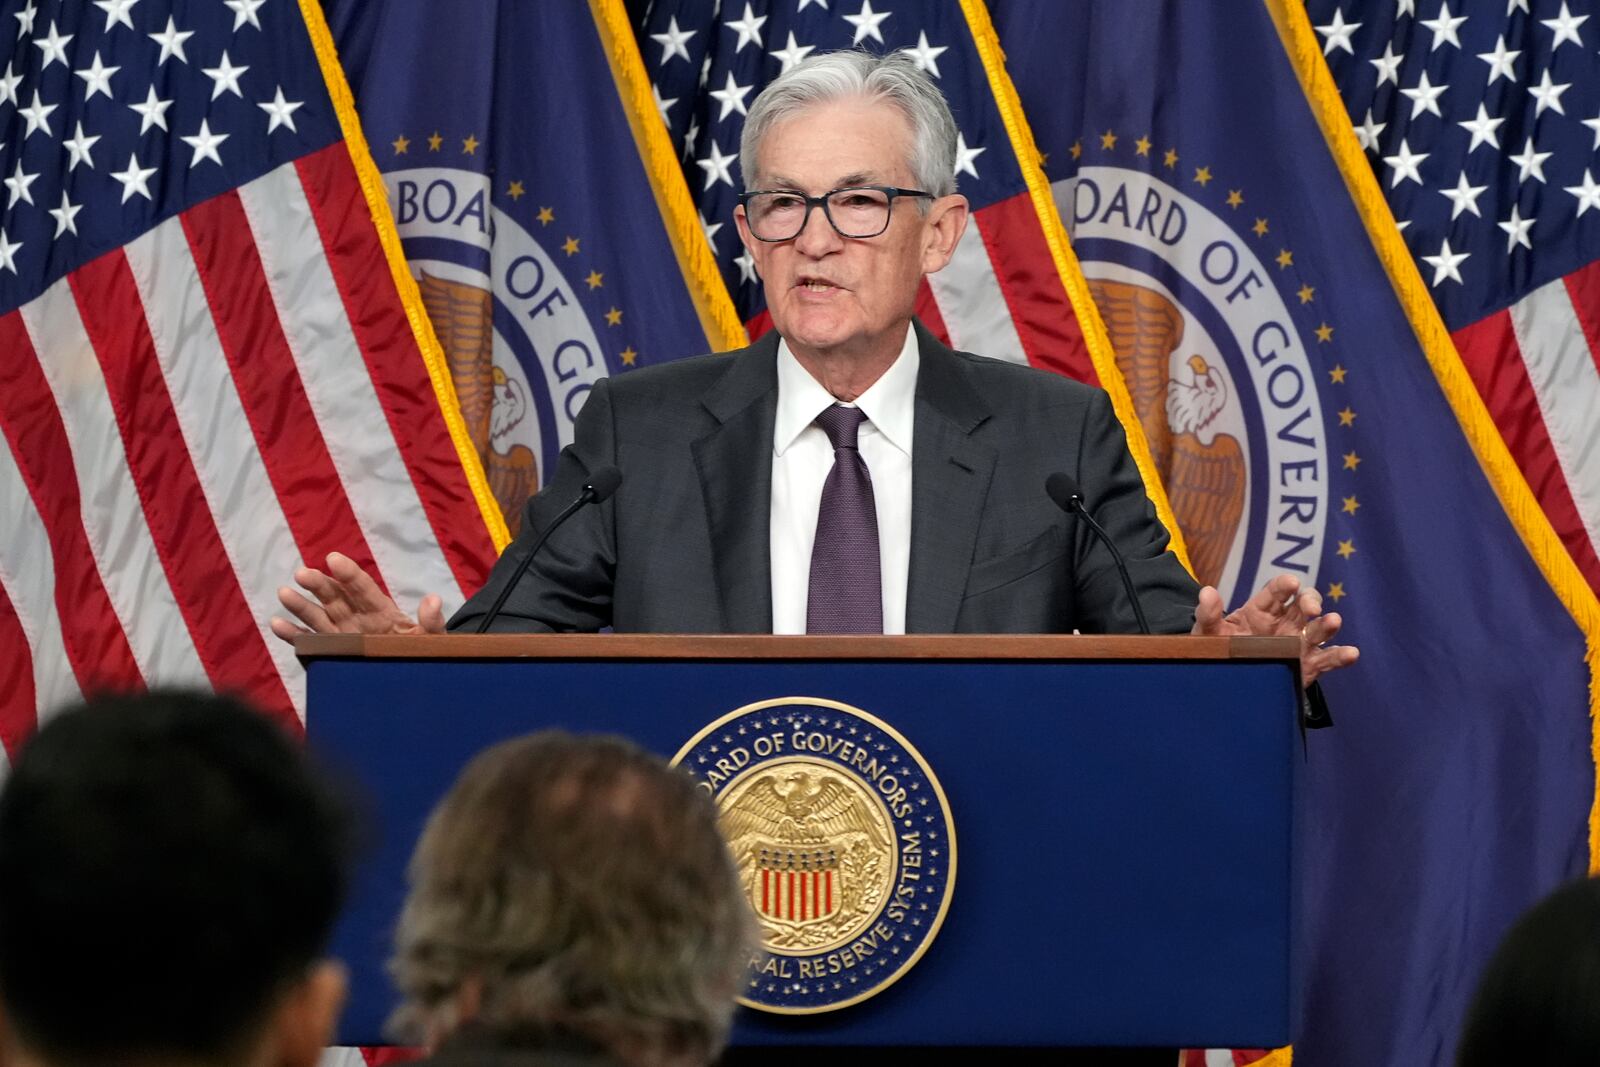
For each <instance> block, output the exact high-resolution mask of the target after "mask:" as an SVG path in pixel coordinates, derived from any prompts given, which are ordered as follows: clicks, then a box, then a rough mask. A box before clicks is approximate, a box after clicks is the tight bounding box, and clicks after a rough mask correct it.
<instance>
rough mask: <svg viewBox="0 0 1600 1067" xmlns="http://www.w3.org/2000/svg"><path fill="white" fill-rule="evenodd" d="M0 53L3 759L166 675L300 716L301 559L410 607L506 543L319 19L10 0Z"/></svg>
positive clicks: (257, 5) (237, 4)
mask: <svg viewBox="0 0 1600 1067" xmlns="http://www.w3.org/2000/svg"><path fill="white" fill-rule="evenodd" d="M0 40H4V41H5V44H4V45H0V61H3V62H4V69H3V72H0V178H3V181H4V193H3V194H0V195H3V196H4V198H5V199H4V202H3V208H4V211H3V214H0V431H3V433H0V741H3V742H4V746H5V748H6V750H7V751H8V752H14V751H15V746H16V745H18V744H19V743H20V742H21V741H22V740H23V739H24V738H25V737H26V735H27V734H28V733H29V732H31V730H32V729H33V727H34V725H35V724H36V722H37V719H38V716H39V715H40V714H41V713H42V712H43V711H45V710H46V709H49V708H52V707H54V706H57V705H59V704H60V703H61V702H63V701H66V700H69V699H71V698H74V697H76V696H77V695H78V694H79V693H81V692H84V691H91V690H95V689H99V688H105V687H124V688H126V687H133V688H137V687H139V686H143V685H147V684H153V683H156V682H161V683H178V682H189V683H195V684H202V685H204V684H209V685H211V686H214V687H216V688H219V689H228V690H233V691H237V692H241V693H243V694H244V695H246V696H248V697H250V698H252V699H253V700H254V701H255V702H256V703H258V704H259V705H261V706H262V707H263V708H265V709H266V710H267V711H268V712H270V713H272V714H273V715H275V716H277V717H279V718H281V719H282V720H284V721H286V722H288V723H290V724H292V725H293V724H297V723H298V719H299V716H300V714H301V713H302V712H303V708H304V676H303V673H302V672H301V670H300V668H299V666H298V664H297V663H296V662H295V660H294V656H293V653H292V651H291V650H290V649H289V648H288V647H287V646H285V645H283V644H282V643H281V642H278V641H276V640H274V639H272V638H271V636H270V634H269V633H268V631H267V630H266V628H265V622H266V619H267V617H268V616H269V615H270V614H271V613H272V612H273V611H274V610H276V596H275V590H276V589H277V588H278V587H279V586H280V585H282V584H284V583H285V582H286V581H287V580H288V578H289V576H290V574H291V573H292V572H293V570H294V568H295V567H297V566H298V565H300V562H301V560H302V559H304V560H310V561H320V560H321V559H322V558H323V556H324V555H325V554H326V553H327V552H329V551H330V550H334V549H337V550H340V551H343V552H346V553H347V554H349V555H351V556H352V557H353V558H355V559H356V560H357V561H358V562H360V563H361V564H363V565H364V566H368V567H372V568H374V570H375V572H376V574H377V575H378V576H379V579H380V581H382V582H384V583H386V587H387V588H388V589H389V590H390V591H391V592H392V593H393V594H394V595H396V596H397V597H398V598H399V599H400V600H401V602H402V603H405V602H407V601H408V600H409V601H411V602H414V600H415V598H416V597H417V596H419V595H420V594H421V593H422V592H424V591H430V590H432V591H442V592H444V593H445V594H446V595H447V599H458V598H460V597H462V596H464V595H465V594H467V593H469V592H470V591H472V590H474V589H476V588H477V586H478V585H479V584H481V582H482V579H483V576H484V574H485V573H486V570H487V567H488V565H489V564H490V562H492V560H493V557H494V555H495V545H494V542H493V538H492V535H491V533H490V529H489V526H488V520H486V519H485V517H484V516H485V514H486V512H484V511H482V510H480V501H484V500H486V499H487V497H486V496H484V495H483V494H482V492H481V484H477V483H481V474H479V475H478V476H477V478H476V483H475V482H474V480H473V474H472V472H474V471H475V470H476V468H475V467H469V466H464V464H463V460H462V459H461V458H460V455H459V454H458V443H459V442H462V441H464V440H465V436H464V434H462V433H460V432H453V430H456V429H457V428H453V427H452V426H451V424H450V422H449V421H448V419H447V416H446V414H445V411H446V410H449V408H450V406H449V404H448V403H445V404H441V399H448V396H449V392H448V384H447V379H446V380H445V384H443V386H442V392H440V393H436V383H438V382H440V375H441V374H442V373H443V372H442V370H441V369H440V368H439V367H438V363H437V360H435V361H433V362H432V363H430V362H428V361H427V360H425V359H424V358H423V357H424V354H425V353H427V352H428V351H429V349H430V348H431V347H433V342H432V335H431V333H430V332H429V331H428V329H427V327H426V323H425V320H424V319H423V318H422V316H421V311H420V302H418V301H417V300H416V298H415V293H414V291H413V292H411V293H409V294H406V293H404V291H403V288H402V287H403V286H404V285H405V284H407V283H409V278H408V277H407V276H405V275H404V268H403V265H401V268H400V272H399V273H398V274H396V273H392V272H391V267H390V264H391V263H393V262H398V252H395V253H394V258H391V257H390V256H389V255H387V254H386V250H385V247H384V241H383V235H382V234H381V232H380V230H379V228H378V227H377V226H376V225H375V224H374V219H375V218H378V217H380V216H385V218H384V224H385V225H389V224H388V222H387V218H386V211H385V209H384V208H383V206H382V191H381V182H380V181H379V180H378V178H377V176H376V171H375V170H373V169H372V167H371V163H370V159H369V158H368V157H367V154H366V148H365V145H364V144H363V143H362V142H361V138H360V133H359V129H358V127H357V126H356V125H355V121H354V116H353V111H352V110H350V108H349V107H348V92H347V90H346V89H345V87H344V84H343V76H342V74H340V73H339V70H338V66H337V63H336V61H335V60H334V59H333V50H332V44H331V41H330V40H329V39H328V36H327V30H326V27H325V26H324V25H323V24H322V20H321V14H320V12H319V10H318V9H317V7H316V5H315V4H314V3H307V4H306V5H305V6H304V9H302V7H301V6H299V5H297V4H296V3H294V2H293V0H216V2H211V0H207V2H204V3H200V2H195V3H188V2H184V0H176V2H173V0H94V2H93V3H92V4H91V3H65V2H62V0H25V2H22V0H5V2H3V3H0ZM336 102H341V103H342V104H343V106H342V107H338V106H336ZM341 112H342V113H341ZM391 236H392V235H391ZM468 462H469V463H474V464H475V462H476V461H475V460H470V461H468Z"/></svg>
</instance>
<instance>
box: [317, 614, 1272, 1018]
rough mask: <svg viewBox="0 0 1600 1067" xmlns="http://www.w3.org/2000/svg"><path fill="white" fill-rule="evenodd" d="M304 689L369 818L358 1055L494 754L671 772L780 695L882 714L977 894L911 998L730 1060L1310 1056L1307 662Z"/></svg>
mask: <svg viewBox="0 0 1600 1067" xmlns="http://www.w3.org/2000/svg"><path fill="white" fill-rule="evenodd" d="M980 640H981V639H980ZM1061 640H1070V639H1061ZM1154 640H1160V639H1154ZM1196 640H1198V639H1196ZM973 647H974V649H977V648H979V647H981V645H979V644H974V646H973ZM308 670H309V692H310V696H309V707H308V715H307V726H308V731H309V735H310V740H311V743H312V745H313V746H314V747H315V748H316V749H317V750H319V752H320V754H321V755H322V756H323V758H324V759H325V760H326V761H328V762H329V763H330V764H331V765H332V766H333V767H334V769H335V770H337V771H339V772H343V773H345V774H348V775H349V776H350V777H351V778H352V779H353V780H354V781H355V782H357V783H359V785H360V786H361V787H362V788H363V789H364V790H365V791H366V793H367V794H368V795H369V797H370V798H371V804H372V808H371V811H370V821H371V827H370V831H371V832H370V835H369V848H368V850H367V852H366V854H365V856H364V860H363V863H362V864H361V866H360V869H359V872H358V877H357V881H356V885H355V892H354V899H353V902H352V904H351V906H350V908H349V910H348V911H347V913H346V914H345V916H344V918H343V920H342V921H341V923H340V925H339V927H338V930H337V933H336V937H335V942H334V946H333V947H334V952H335V954H336V955H337V956H339V957H340V958H342V959H343V960H344V961H345V962H346V963H347V964H348V966H349V968H350V972H351V989H352V996H351V1001H350V1004H349V1007H348V1009H347V1011H346V1013H345V1017H344V1022H343V1025H342V1029H341V1034H340V1040H341V1042H343V1043H345V1044H374V1043H381V1042H382V1024H383V1022H384V1020H385V1018H386V1017H387V1015H388V1013H389V1012H390V1011H391V1010H392V1008H393V1005H394V991H393V989H392V987H391V986H390V984H389V981H388V978H387V976H386V973H385V971H384V963H385V960H386V958H387V954H388V951H389V944H390V936H391V932H392V929H393V923H394V918H395V916H396V914H397V913H398V910H399V905H400V902H401V900H402V898H403V896H404V890H405V884H404V868H405V864H406V862H407V860H408V858H409V855H410V852H411V849H412V847H413V846H414V844H415V842H416V839H417V836H418V834H419V832H420V830H421V827H422V825H423V822H424V820H425V818H426V816H427V814H428V811H429V810H430V808H431V807H432V806H433V805H434V804H435V803H436V802H437V800H438V799H439V798H440V797H441V796H442V795H443V794H444V792H445V791H446V790H447V789H448V787H449V785H450V784H451V782H452V781H453V780H454V778H455V776H456V775H457V773H458V772H459V771H460V769H461V768H462V766H463V765H464V764H465V763H466V762H467V761H468V760H469V759H470V758H471V757H472V756H473V755H474V754H475V753H477V752H479V751H480V750H482V749H483V748H485V747H486V746H488V745H491V744H493V743H494V742H496V741H499V740H502V739H505V738H508V737H512V736H516V735H518V734H522V733H525V732H528V731H532V730H537V729H540V728H543V727H550V726H560V727H564V728H566V729H570V730H578V731H595V732H603V733H617V734H623V735H626V736H628V737H631V738H633V739H634V740H636V741H637V742H639V743H640V744H642V745H644V746H645V747H647V748H649V749H651V750H653V751H656V752H659V753H661V754H663V755H664V756H667V757H669V758H670V757H671V756H672V755H673V754H675V753H676V752H678V751H679V750H680V749H681V748H682V747H683V746H684V745H685V743H686V742H688V741H689V740H690V739H691V738H693V737H694V736H695V735H696V734H697V733H699V732H700V731H701V730H702V729H703V728H704V727H705V726H706V725H708V724H710V723H712V722H714V721H715V720H717V719H718V718H720V717H722V716H724V715H725V714H727V713H729V712H732V711H734V710H735V709H738V708H741V707H744V706H746V705H750V704H753V703H757V702H761V701H767V700H772V699H775V698H783V697H793V698H817V699H821V700H825V701H835V702H840V703H843V704H846V705H850V706H852V707H855V708H859V709H861V710H862V711H864V712H867V713H869V714H870V715H872V716H875V717H876V718H878V719H880V720H882V721H883V722H884V723H886V724H888V725H889V726H891V727H893V728H894V729H895V730H896V731H897V732H898V733H899V734H901V735H902V736H903V737H904V738H905V739H906V740H907V741H908V742H910V744H911V745H912V746H914V747H915V749H917V750H918V751H919V752H920V753H921V755H922V757H923V758H924V759H925V760H926V761H927V764H928V766H929V767H930V768H931V769H932V771H933V773H934V774H935V775H936V776H937V778H938V779H939V781H940V782H941V783H942V786H943V790H944V793H945V796H946V799H947V802H948V805H949V809H950V812H951V815H952V820H953V825H954V829H955V835H956V839H957V846H956V866H955V868H954V870H955V872H956V876H955V879H954V885H953V888H952V890H951V893H950V898H949V907H948V913H947V915H946V917H945V920H944V924H943V926H942V928H941V929H940V930H939V932H938V934H937V936H936V937H935V939H934V940H933V942H932V944H931V946H930V947H929V948H928V949H927V951H926V954H925V955H924V956H923V957H922V958H921V959H920V960H919V961H918V962H917V963H916V965H915V966H914V967H911V968H909V969H908V970H906V971H905V972H904V973H903V975H902V976H901V978H900V979H899V980H898V981H896V982H895V983H894V984H893V985H892V986H890V987H888V988H886V989H884V990H883V991H881V992H880V993H878V994H877V995H876V996H874V997H872V998H871V999H869V1000H865V1001H863V1002H861V1003H858V1004H854V1005H851V1006H849V1007H845V1008H842V1009H839V1010H837V1011H832V1012H828V1013H824V1014H816V1015H805V1016H784V1015H772V1014H767V1013H763V1012H758V1011H754V1010H749V1009H741V1010H740V1014H739V1017H738V1019H737V1022H736V1026H735V1034H734V1040H735V1043H737V1044H753V1045H768V1044H805V1043H816V1044H829V1045H918V1044H937V1045H1033V1046H1038V1045H1063V1046H1071V1045H1165V1046H1178V1045H1183V1046H1189V1047H1254V1048H1261V1047H1267V1048H1271V1047H1276V1046H1280V1045H1286V1044H1289V1043H1290V1041H1291V1040H1292V1037H1293V1034H1292V1033H1291V1029H1292V1026H1293V1023H1294V1020H1295V1018H1296V1014H1297V1011H1296V1004H1295V999H1296V995H1297V994H1296V984H1295V966H1294V958H1293V945H1294V936H1293V934H1294V931H1293V929H1292V924H1293V921H1294V916H1295V905H1296V899H1295V894H1296V876H1295V850H1294V847H1293V840H1294V825H1295V806H1296V805H1295V800H1294V798H1295V776H1296V766H1297V763H1298V762H1299V760H1300V758H1301V755H1300V744H1301V742H1300V736H1299V732H1298V729H1297V725H1296V724H1297V718H1296V713H1297V709H1298V699H1297V685H1296V676H1295V671H1294V667H1293V665H1292V663H1286V662H1283V661H1281V660H1280V661H1250V660H1243V659H1231V660H1230V659H1221V660H1185V661H1167V662H1161V661H1140V662H1133V661H1126V660H1123V661H1095V660H1061V659H1043V658H1041V659H1005V658H986V659H982V660H978V659H973V660H957V659H950V658H942V659H915V660H913V659H901V660H870V661H838V660H826V659H817V660H806V659H748V660H740V659H725V660H712V661H708V660H699V661H687V660H670V659H644V658H641V659H637V660H627V659H621V660H619V659H606V660H598V661H597V660H587V661H578V662H559V661H549V660H538V659H500V660H492V661H490V660H473V659H454V658H447V659H426V660H422V659H418V660H405V659H339V658H320V659H319V658H312V659H311V660H310V662H309V665H308ZM946 859H947V857H946ZM924 862H925V863H928V864H936V863H938V862H940V858H939V857H929V858H925V859H924ZM752 977H753V978H754V977H755V976H752Z"/></svg>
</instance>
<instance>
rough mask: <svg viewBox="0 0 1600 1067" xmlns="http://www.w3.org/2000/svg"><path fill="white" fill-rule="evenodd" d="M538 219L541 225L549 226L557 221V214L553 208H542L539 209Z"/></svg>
mask: <svg viewBox="0 0 1600 1067" xmlns="http://www.w3.org/2000/svg"><path fill="white" fill-rule="evenodd" d="M537 218H538V219H539V225H541V226H548V225H550V224H551V223H552V222H554V221H555V220H556V213H555V211H554V210H552V209H551V208H547V207H542V208H540V209H539V214H538V216H537Z"/></svg>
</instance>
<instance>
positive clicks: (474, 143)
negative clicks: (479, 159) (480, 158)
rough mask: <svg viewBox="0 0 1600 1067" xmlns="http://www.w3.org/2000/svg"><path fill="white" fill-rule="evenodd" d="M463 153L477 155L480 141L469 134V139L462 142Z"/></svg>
mask: <svg viewBox="0 0 1600 1067" xmlns="http://www.w3.org/2000/svg"><path fill="white" fill-rule="evenodd" d="M461 151H463V152H465V153H466V154H467V155H469V156H475V155H477V154H478V139H477V137H475V136H473V135H472V134H470V133H469V134H467V139H466V140H465V141H462V142H461Z"/></svg>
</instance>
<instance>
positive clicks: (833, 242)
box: [794, 204, 844, 256]
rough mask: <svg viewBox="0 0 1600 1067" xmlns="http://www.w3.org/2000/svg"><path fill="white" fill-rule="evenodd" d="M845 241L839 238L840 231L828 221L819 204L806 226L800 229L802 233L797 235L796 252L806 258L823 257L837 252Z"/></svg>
mask: <svg viewBox="0 0 1600 1067" xmlns="http://www.w3.org/2000/svg"><path fill="white" fill-rule="evenodd" d="M843 241H844V238H843V237H840V236H839V231H837V230H835V229H834V228H833V223H831V222H829V221H828V216H827V214H826V213H825V212H824V211H823V209H822V205H821V204H818V205H816V206H815V207H813V208H812V209H811V213H810V214H809V215H807V216H806V221H805V225H804V226H802V227H800V232H799V233H798V234H796V235H795V238H794V247H795V251H797V252H799V253H800V254H801V255H804V256H822V255H826V254H827V253H829V252H832V251H834V250H836V249H837V248H838V247H839V246H840V244H841V243H842V242H843Z"/></svg>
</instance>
